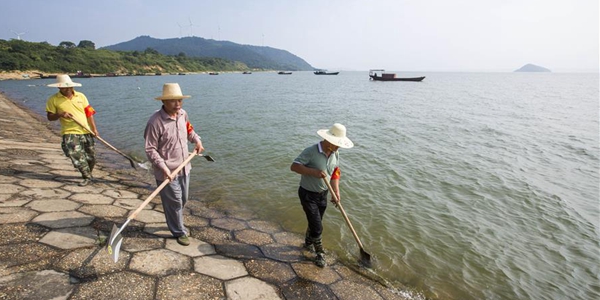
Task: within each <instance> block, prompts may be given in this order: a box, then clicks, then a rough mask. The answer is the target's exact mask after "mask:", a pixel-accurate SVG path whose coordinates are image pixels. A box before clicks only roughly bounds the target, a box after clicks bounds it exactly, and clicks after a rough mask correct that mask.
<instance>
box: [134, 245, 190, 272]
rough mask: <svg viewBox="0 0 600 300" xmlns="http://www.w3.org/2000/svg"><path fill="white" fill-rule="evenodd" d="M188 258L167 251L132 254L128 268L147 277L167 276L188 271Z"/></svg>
mask: <svg viewBox="0 0 600 300" xmlns="http://www.w3.org/2000/svg"><path fill="white" fill-rule="evenodd" d="M190 266H191V260H190V258H189V257H187V256H185V255H182V254H179V253H176V252H173V251H171V250H167V249H158V250H150V251H141V252H136V253H133V257H132V258H131V262H130V263H129V268H130V269H131V270H134V271H138V272H140V273H144V274H148V275H153V276H156V275H167V274H170V273H172V272H175V271H183V270H186V269H189V268H190Z"/></svg>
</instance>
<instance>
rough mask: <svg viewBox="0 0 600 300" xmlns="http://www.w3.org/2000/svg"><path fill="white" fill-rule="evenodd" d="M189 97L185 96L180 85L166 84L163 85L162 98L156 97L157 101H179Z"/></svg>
mask: <svg viewBox="0 0 600 300" xmlns="http://www.w3.org/2000/svg"><path fill="white" fill-rule="evenodd" d="M189 97H191V96H189V95H183V94H182V93H181V88H180V87H179V83H165V84H164V85H163V91H162V96H160V97H156V98H154V99H156V100H179V99H185V98H189Z"/></svg>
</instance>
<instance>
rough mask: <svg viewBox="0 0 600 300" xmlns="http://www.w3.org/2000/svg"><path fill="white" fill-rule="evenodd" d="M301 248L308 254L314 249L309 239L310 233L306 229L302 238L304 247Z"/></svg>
mask: <svg viewBox="0 0 600 300" xmlns="http://www.w3.org/2000/svg"><path fill="white" fill-rule="evenodd" d="M302 248H304V250H306V251H309V252H315V248H314V247H313V241H312V239H311V238H310V231H309V230H308V228H307V229H306V235H305V236H304V245H302Z"/></svg>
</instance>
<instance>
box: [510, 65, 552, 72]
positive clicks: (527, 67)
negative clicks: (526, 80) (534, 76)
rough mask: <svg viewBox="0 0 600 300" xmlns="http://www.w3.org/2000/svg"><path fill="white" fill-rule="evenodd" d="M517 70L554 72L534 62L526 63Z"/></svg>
mask: <svg viewBox="0 0 600 300" xmlns="http://www.w3.org/2000/svg"><path fill="white" fill-rule="evenodd" d="M515 72H552V71H550V70H548V69H546V68H544V67H540V66H536V65H533V64H526V65H524V66H522V67H521V68H520V69H518V70H515Z"/></svg>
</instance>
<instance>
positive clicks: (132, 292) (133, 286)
mask: <svg viewBox="0 0 600 300" xmlns="http://www.w3.org/2000/svg"><path fill="white" fill-rule="evenodd" d="M155 280H156V279H154V278H152V277H150V276H144V275H140V274H136V273H133V272H119V273H114V274H109V275H106V276H102V277H101V278H100V279H99V280H94V281H89V282H85V283H82V284H80V285H79V288H78V289H77V290H76V291H75V292H74V293H73V295H72V296H71V298H69V300H79V299H81V300H83V299H136V300H145V299H148V300H151V299H154V289H155Z"/></svg>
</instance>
